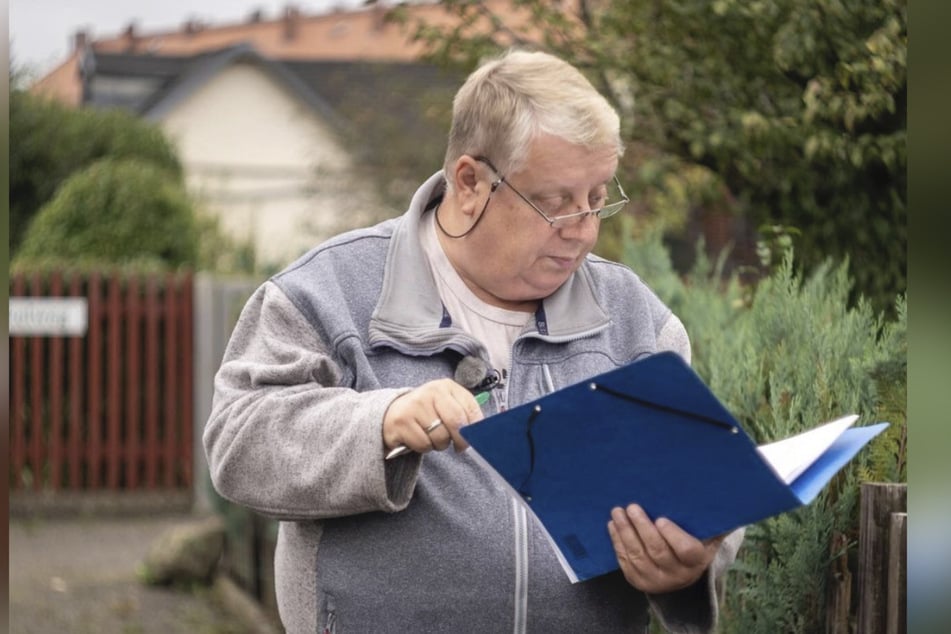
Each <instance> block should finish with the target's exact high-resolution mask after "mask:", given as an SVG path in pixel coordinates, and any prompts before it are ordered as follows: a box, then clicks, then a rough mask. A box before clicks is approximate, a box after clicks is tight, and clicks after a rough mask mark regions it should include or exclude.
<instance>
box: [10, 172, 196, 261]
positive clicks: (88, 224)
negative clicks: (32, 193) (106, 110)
mask: <svg viewBox="0 0 951 634" xmlns="http://www.w3.org/2000/svg"><path fill="white" fill-rule="evenodd" d="M199 232H200V228H199V224H198V221H197V220H196V217H195V214H194V211H193V209H192V205H191V202H190V201H189V199H188V197H187V195H186V193H185V190H184V187H183V185H182V182H181V180H180V179H177V178H175V177H174V176H172V175H171V174H170V173H169V172H168V171H167V170H165V169H163V168H161V167H158V166H156V165H155V164H153V163H151V162H148V161H143V160H141V159H111V158H110V159H103V160H101V161H97V162H95V163H93V164H92V165H90V166H89V167H86V168H84V169H82V170H80V171H78V172H76V173H75V174H73V175H72V176H70V177H69V178H68V179H67V180H66V182H65V183H64V184H63V186H62V187H60V188H59V190H57V193H56V195H55V196H54V197H53V199H52V200H51V201H50V202H49V203H47V204H46V205H44V206H43V207H42V208H41V209H40V211H39V213H38V214H37V215H36V218H35V219H34V221H33V222H32V224H31V225H30V227H29V229H28V231H27V233H26V235H25V236H24V239H23V242H22V245H21V247H20V249H19V252H18V253H17V257H16V262H17V263H23V262H36V261H49V260H53V261H56V262H70V263H75V262H95V263H97V264H102V263H107V264H120V265H122V264H130V263H145V264H149V265H159V266H163V267H173V268H174V267H179V266H186V267H194V266H195V265H196V263H197V262H198V254H199Z"/></svg>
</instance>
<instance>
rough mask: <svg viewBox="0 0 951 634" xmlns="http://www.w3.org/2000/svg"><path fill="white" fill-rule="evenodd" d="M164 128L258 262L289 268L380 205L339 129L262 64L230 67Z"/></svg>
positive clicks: (202, 190) (196, 186)
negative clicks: (357, 173)
mask: <svg viewBox="0 0 951 634" xmlns="http://www.w3.org/2000/svg"><path fill="white" fill-rule="evenodd" d="M160 123H161V125H162V126H163V128H164V129H165V130H166V132H167V133H168V134H169V135H170V136H171V138H172V139H174V141H175V143H176V144H177V146H178V148H179V152H180V156H181V157H182V161H183V163H184V165H185V170H186V173H187V178H188V184H189V188H190V189H191V191H192V192H193V193H195V194H196V195H197V196H198V197H199V200H200V201H201V202H202V205H203V207H204V208H205V209H207V210H209V211H211V212H213V213H214V214H216V215H217V216H218V217H219V218H220V220H221V225H222V228H223V229H224V230H225V231H227V232H228V233H229V234H230V235H232V236H233V237H235V238H237V239H239V240H248V239H251V240H253V243H254V245H255V248H256V255H257V261H258V263H259V264H272V265H276V266H281V265H283V264H286V263H287V262H290V261H291V260H293V259H294V258H295V257H297V256H298V255H300V254H301V253H303V252H304V251H306V250H307V249H308V248H310V247H311V246H313V245H314V244H316V243H318V242H319V241H321V240H323V239H325V238H327V237H329V235H331V234H332V233H333V232H334V231H335V226H336V223H337V222H339V219H340V218H350V219H351V220H352V219H354V218H358V217H361V216H364V215H365V214H366V212H368V211H369V212H372V211H375V209H371V207H379V204H378V203H377V202H376V199H375V197H374V196H373V192H372V191H369V190H368V188H366V187H359V186H357V185H356V183H355V181H356V179H355V178H354V177H353V175H352V172H351V171H350V170H351V160H350V156H349V154H348V153H347V151H346V148H345V147H343V146H342V144H341V142H340V140H339V139H338V138H337V137H336V136H335V134H334V132H333V130H332V129H331V128H330V127H329V126H328V125H327V124H326V123H325V122H324V121H323V120H322V119H320V118H318V117H317V115H316V114H314V113H313V111H312V110H311V109H310V108H309V107H307V106H306V105H305V104H303V103H302V102H300V101H299V100H298V99H297V98H296V96H295V95H294V94H293V93H291V92H290V91H289V90H287V89H286V88H285V87H284V85H283V84H281V83H279V81H278V80H276V79H275V78H273V77H272V76H271V75H270V74H268V73H267V72H266V71H265V70H264V69H263V68H262V67H260V66H258V65H256V64H252V63H236V64H234V65H232V66H231V67H229V68H227V69H225V70H224V71H223V72H221V73H219V74H218V75H217V76H216V77H214V78H213V79H212V80H211V81H210V82H208V83H207V84H206V85H205V86H203V87H202V88H201V89H200V90H198V91H196V92H195V93H193V94H192V95H190V96H189V97H188V98H187V99H186V100H185V101H183V102H182V103H181V104H178V105H177V106H176V107H175V108H174V109H173V110H172V111H171V112H169V113H168V114H167V115H166V116H165V117H164V118H163V119H162V120H161V121H160ZM350 224H351V225H352V224H354V223H353V222H351V223H350Z"/></svg>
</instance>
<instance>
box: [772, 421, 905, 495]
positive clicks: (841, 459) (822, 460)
mask: <svg viewBox="0 0 951 634" xmlns="http://www.w3.org/2000/svg"><path fill="white" fill-rule="evenodd" d="M886 427H888V423H878V424H876V425H869V426H867V427H853V428H852V429H847V430H845V431H844V432H843V433H842V434H841V435H840V436H839V437H838V438H836V440H835V442H833V443H832V445H831V446H830V447H829V449H828V450H827V451H826V452H825V453H824V454H822V456H820V457H819V459H818V460H816V461H815V462H814V463H813V464H812V466H811V467H809V468H808V469H806V470H805V471H804V472H803V473H802V475H800V476H799V477H798V478H796V479H795V480H794V481H793V482H792V484H791V485H790V488H791V489H792V491H793V492H794V493H795V494H796V497H798V498H799V500H800V502H802V503H803V504H808V503H809V502H812V500H814V499H815V497H816V496H817V495H819V492H820V491H821V490H822V488H823V487H824V486H825V485H826V484H828V483H829V481H830V480H831V479H832V477H833V476H834V475H835V474H836V473H838V471H839V469H841V468H842V467H844V466H845V465H846V464H847V463H848V462H849V460H851V459H852V458H854V457H855V454H857V453H858V452H859V450H860V449H862V447H864V446H865V445H867V444H868V443H869V442H870V441H871V440H872V439H873V438H875V436H878V435H879V434H880V433H882V432H883V431H885V428H886Z"/></svg>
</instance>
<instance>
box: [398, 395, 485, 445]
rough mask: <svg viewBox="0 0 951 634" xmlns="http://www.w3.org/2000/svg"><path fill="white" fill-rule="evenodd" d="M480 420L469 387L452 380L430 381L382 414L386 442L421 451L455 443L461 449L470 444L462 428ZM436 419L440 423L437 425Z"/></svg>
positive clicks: (477, 405) (401, 397) (399, 398)
mask: <svg viewBox="0 0 951 634" xmlns="http://www.w3.org/2000/svg"><path fill="white" fill-rule="evenodd" d="M481 419H482V409H481V408H480V407H479V404H478V403H477V402H476V400H475V398H474V397H473V396H472V394H471V393H470V392H469V390H467V389H466V388H464V387H462V386H461V385H459V384H458V383H456V382H455V381H452V380H451V379H439V380H436V381H430V382H429V383H425V384H423V385H421V386H419V387H418V388H416V389H414V390H411V391H409V392H407V393H406V394H403V395H402V396H400V397H398V398H397V399H395V400H394V401H393V402H392V403H391V404H390V406H389V408H388V409H387V411H386V414H384V417H383V444H384V447H385V448H386V449H388V450H389V449H392V448H394V447H397V446H399V445H405V446H406V447H408V448H410V449H412V450H413V451H416V452H419V453H425V452H427V451H431V450H433V449H436V450H443V449H446V448H447V447H448V446H449V445H450V444H453V445H454V446H455V447H456V449H457V450H460V451H461V450H462V449H464V448H465V447H467V446H468V445H467V444H466V442H465V440H464V439H463V438H462V436H461V435H460V434H459V429H460V428H461V427H462V426H464V425H467V424H469V423H473V422H475V421H477V420H481ZM437 421H439V422H440V423H441V424H439V425H434V423H436V422H437ZM427 429H428V430H429V431H428V432H427Z"/></svg>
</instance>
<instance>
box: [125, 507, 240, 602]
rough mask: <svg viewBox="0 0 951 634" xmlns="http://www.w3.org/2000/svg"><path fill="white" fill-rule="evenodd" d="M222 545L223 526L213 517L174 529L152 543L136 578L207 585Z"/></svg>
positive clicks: (172, 583) (215, 567)
mask: <svg viewBox="0 0 951 634" xmlns="http://www.w3.org/2000/svg"><path fill="white" fill-rule="evenodd" d="M224 545H225V525H224V521H223V520H222V519H221V518H220V517H218V516H217V515H214V516H210V517H208V518H204V519H202V520H200V521H197V522H189V523H187V524H182V525H180V526H174V527H172V528H170V529H169V530H167V531H166V532H165V533H164V534H162V535H161V536H160V537H159V538H158V539H157V540H155V542H153V543H152V546H151V548H150V549H149V552H148V554H147V555H146V556H145V559H144V560H143V562H142V564H141V565H140V566H139V578H140V579H141V580H142V581H144V582H145V583H149V584H155V585H190V584H194V583H200V584H206V585H207V584H210V583H211V581H212V579H213V578H214V575H215V572H216V570H217V567H218V562H219V561H220V560H221V555H222V552H223V551H224Z"/></svg>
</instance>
